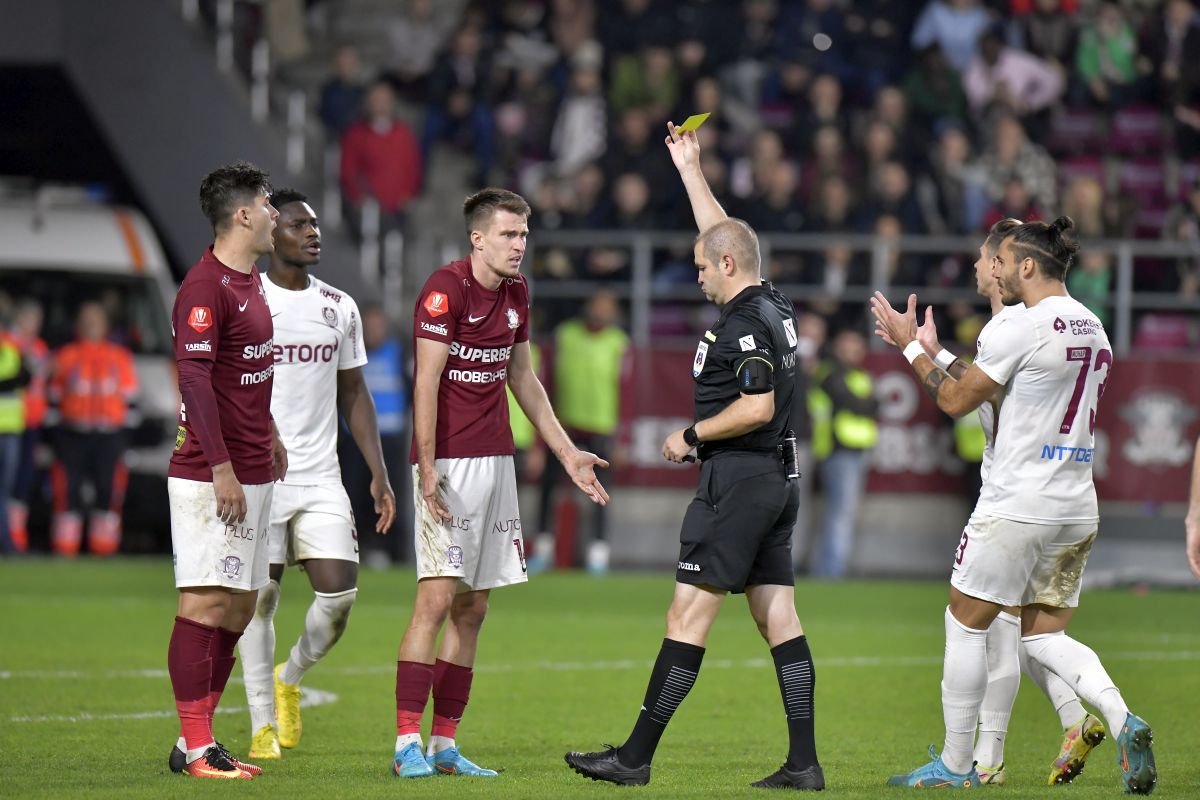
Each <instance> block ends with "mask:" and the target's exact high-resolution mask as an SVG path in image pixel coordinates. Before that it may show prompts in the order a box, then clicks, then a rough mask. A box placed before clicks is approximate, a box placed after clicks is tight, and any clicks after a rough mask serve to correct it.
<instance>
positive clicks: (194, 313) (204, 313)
mask: <svg viewBox="0 0 1200 800" xmlns="http://www.w3.org/2000/svg"><path fill="white" fill-rule="evenodd" d="M188 327H189V328H191V329H192V330H194V331H195V332H196V333H204V332H205V331H206V330H208V329H209V328H211V327H212V309H210V308H209V307H208V306H192V310H191V311H190V312H188Z"/></svg>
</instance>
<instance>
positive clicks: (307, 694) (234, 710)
mask: <svg viewBox="0 0 1200 800" xmlns="http://www.w3.org/2000/svg"><path fill="white" fill-rule="evenodd" d="M147 671H149V670H147ZM337 699H338V696H337V695H336V694H334V693H333V692H326V691H324V690H322V689H310V688H308V687H307V686H306V687H304V688H303V689H301V690H300V707H301V708H311V707H313V706H323V705H327V704H329V703H336V702H337ZM245 710H246V707H245V706H232V707H230V708H225V707H223V706H218V707H217V713H218V714H241V713H242V712H244V711H245ZM174 716H175V711H173V710H170V711H168V710H161V711H137V712H134V713H129V714H91V713H89V712H87V711H82V712H80V713H78V714H46V715H42V716H25V717H12V718H11V721H12V722H96V721H102V720H113V719H164V718H166V717H174Z"/></svg>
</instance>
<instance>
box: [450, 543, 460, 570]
mask: <svg viewBox="0 0 1200 800" xmlns="http://www.w3.org/2000/svg"><path fill="white" fill-rule="evenodd" d="M446 561H447V562H448V563H449V564H450V566H452V567H461V566H462V565H463V551H462V548H461V547H459V546H458V545H456V544H452V545H450V546H449V547H447V548H446Z"/></svg>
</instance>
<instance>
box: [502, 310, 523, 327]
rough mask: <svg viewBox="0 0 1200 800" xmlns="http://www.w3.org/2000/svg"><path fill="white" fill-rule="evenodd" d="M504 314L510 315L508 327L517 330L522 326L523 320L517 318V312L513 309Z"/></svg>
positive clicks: (505, 311)
mask: <svg viewBox="0 0 1200 800" xmlns="http://www.w3.org/2000/svg"><path fill="white" fill-rule="evenodd" d="M504 313H505V314H507V315H508V327H510V328H512V329H513V330H516V329H517V327H518V326H520V324H521V318H520V317H518V316H517V312H516V311H514V310H513V309H511V308H506V309H504Z"/></svg>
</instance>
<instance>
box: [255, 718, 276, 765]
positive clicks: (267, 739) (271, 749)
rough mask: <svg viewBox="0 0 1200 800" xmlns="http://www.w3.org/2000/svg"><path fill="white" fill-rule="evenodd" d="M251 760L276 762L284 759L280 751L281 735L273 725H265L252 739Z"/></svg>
mask: <svg viewBox="0 0 1200 800" xmlns="http://www.w3.org/2000/svg"><path fill="white" fill-rule="evenodd" d="M250 758H260V759H262V760H264V761H274V760H276V759H280V758H283V753H281V752H280V751H279V734H277V733H275V727H274V726H273V725H270V724H268V725H263V726H262V727H261V728H259V729H258V732H257V733H255V734H254V736H253V737H251V739H250Z"/></svg>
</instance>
